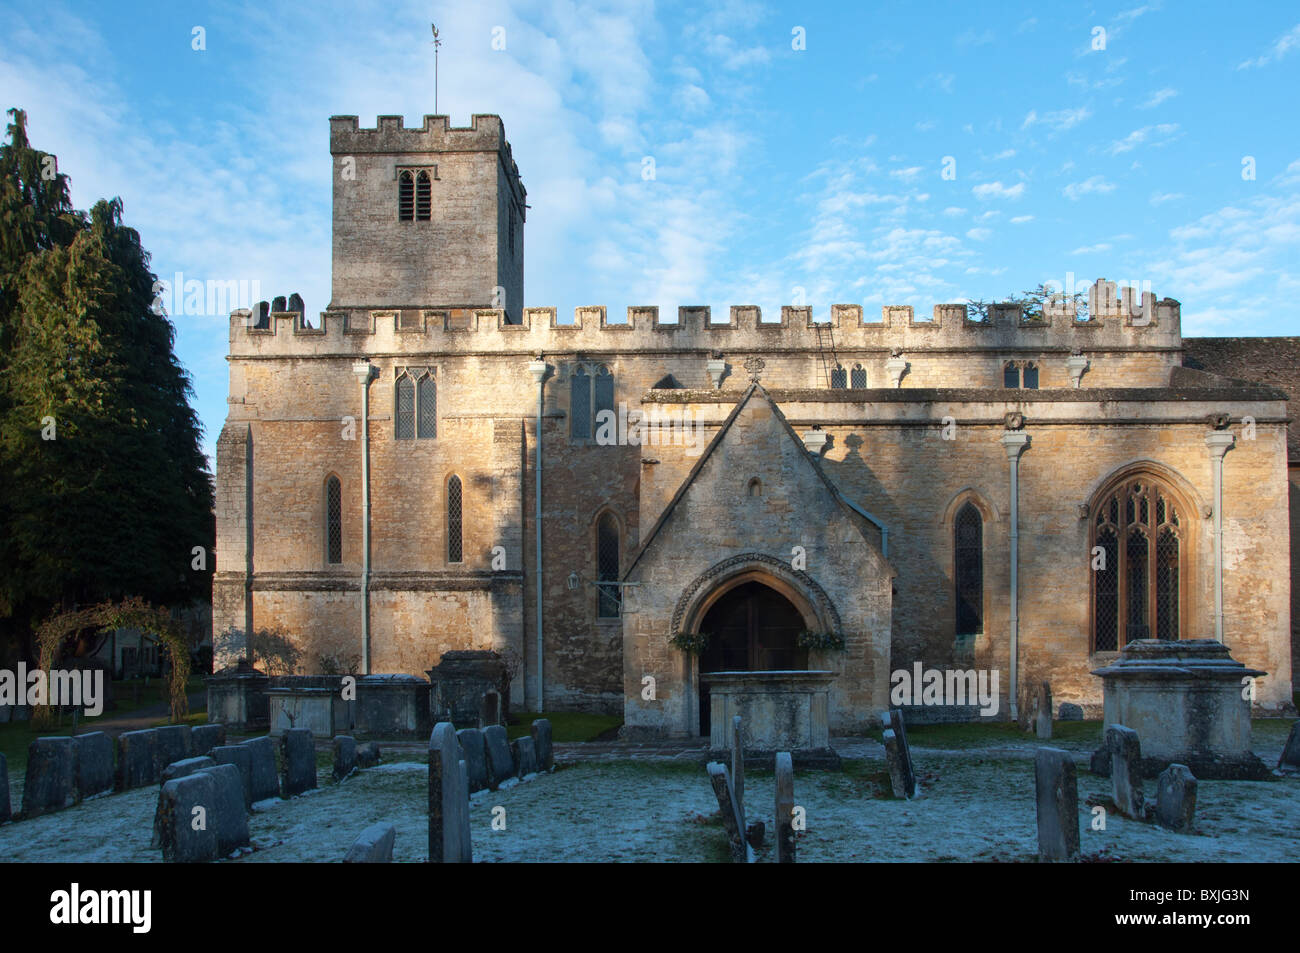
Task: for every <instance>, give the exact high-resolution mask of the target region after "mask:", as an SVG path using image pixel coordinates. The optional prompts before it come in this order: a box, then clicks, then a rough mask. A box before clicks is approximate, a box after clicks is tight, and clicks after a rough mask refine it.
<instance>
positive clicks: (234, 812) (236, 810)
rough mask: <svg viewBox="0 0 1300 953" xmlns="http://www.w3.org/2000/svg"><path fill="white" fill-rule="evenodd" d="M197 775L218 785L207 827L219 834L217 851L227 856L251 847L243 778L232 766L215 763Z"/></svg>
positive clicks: (202, 769)
mask: <svg viewBox="0 0 1300 953" xmlns="http://www.w3.org/2000/svg"><path fill="white" fill-rule="evenodd" d="M195 773H196V774H209V775H211V776H212V780H213V782H214V783H215V786H216V792H215V793H214V795H213V801H212V806H211V807H209V808H208V826H209V827H212V828H214V829H215V830H216V832H217V850H218V852H220V854H221V855H222V856H223V857H225V856H228V855H229V854H230V853H231V852H232V851H235V850H238V849H239V848H241V847H247V846H248V843H249V842H248V811H247V809H246V808H245V807H244V779H243V778H242V777H241V776H240V774H239V768H237V767H235V766H234V765H233V764H214V765H209V766H208V767H206V768H199V770H198V771H196V772H195Z"/></svg>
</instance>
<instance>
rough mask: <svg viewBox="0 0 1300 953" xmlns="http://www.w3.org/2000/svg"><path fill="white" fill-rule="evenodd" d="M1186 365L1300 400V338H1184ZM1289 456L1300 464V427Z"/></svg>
mask: <svg viewBox="0 0 1300 953" xmlns="http://www.w3.org/2000/svg"><path fill="white" fill-rule="evenodd" d="M1183 348H1184V351H1185V353H1184V355H1183V366H1184V367H1189V368H1192V369H1194V370H1198V371H1206V372H1208V373H1211V374H1218V375H1220V376H1222V377H1232V378H1236V379H1237V380H1242V381H1251V382H1252V383H1257V384H1264V385H1267V386H1269V387H1274V388H1277V389H1278V390H1280V391H1282V392H1283V393H1285V394H1287V396H1288V397H1290V398H1291V399H1293V400H1297V401H1300V337H1285V338H1283V337H1272V338H1268V337H1259V338H1192V337H1185V338H1183ZM1287 457H1288V459H1289V460H1290V461H1291V462H1293V463H1300V426H1295V425H1293V426H1291V428H1290V429H1289V431H1288V433H1287Z"/></svg>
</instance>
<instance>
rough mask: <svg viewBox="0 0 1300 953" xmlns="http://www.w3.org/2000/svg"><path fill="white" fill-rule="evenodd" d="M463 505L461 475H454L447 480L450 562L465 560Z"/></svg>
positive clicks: (448, 552) (448, 560)
mask: <svg viewBox="0 0 1300 953" xmlns="http://www.w3.org/2000/svg"><path fill="white" fill-rule="evenodd" d="M463 505H464V500H463V499H462V491H461V484H460V477H458V476H455V475H453V476H452V477H451V479H449V480H448V481H447V562H449V563H459V562H464V557H465V552H464V548H463V547H464V522H463V519H462V516H463V514H462V506H463Z"/></svg>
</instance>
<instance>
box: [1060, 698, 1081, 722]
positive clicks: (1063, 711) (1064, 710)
mask: <svg viewBox="0 0 1300 953" xmlns="http://www.w3.org/2000/svg"><path fill="white" fill-rule="evenodd" d="M1056 720H1057V721H1083V706H1082V705H1076V704H1075V703H1074V702H1061V707H1060V708H1059V709H1058V710H1057V712H1056Z"/></svg>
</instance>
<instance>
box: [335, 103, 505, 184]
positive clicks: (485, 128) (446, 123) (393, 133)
mask: <svg viewBox="0 0 1300 953" xmlns="http://www.w3.org/2000/svg"><path fill="white" fill-rule="evenodd" d="M450 123H451V121H450V118H449V117H447V116H425V117H424V124H423V125H422V126H419V127H418V128H407V127H406V119H405V117H403V116H380V117H379V118H378V119H377V120H376V123H375V127H374V128H373V129H363V128H361V126H360V121H359V119H358V117H356V116H331V117H330V154H331V155H334V156H347V155H368V154H375V153H380V154H398V155H401V154H419V153H430V154H435V153H449V152H500V153H501V155H502V157H503V158H504V161H505V165H506V168H507V169H509V170H510V171H511V173H512V174H513V176H514V177H515V178H516V179H517V178H518V177H519V166H518V165H516V164H515V161H514V156H513V154H512V153H511V149H510V143H509V142H508V141H507V140H506V129H505V123H503V122H502V121H501V117H500V116H495V115H490V114H486V113H476V114H475V115H474V116H473V117H472V118H471V120H470V124H469V125H468V126H452V125H451V124H450Z"/></svg>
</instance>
